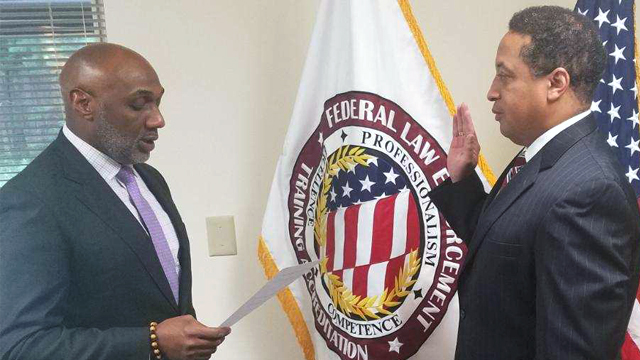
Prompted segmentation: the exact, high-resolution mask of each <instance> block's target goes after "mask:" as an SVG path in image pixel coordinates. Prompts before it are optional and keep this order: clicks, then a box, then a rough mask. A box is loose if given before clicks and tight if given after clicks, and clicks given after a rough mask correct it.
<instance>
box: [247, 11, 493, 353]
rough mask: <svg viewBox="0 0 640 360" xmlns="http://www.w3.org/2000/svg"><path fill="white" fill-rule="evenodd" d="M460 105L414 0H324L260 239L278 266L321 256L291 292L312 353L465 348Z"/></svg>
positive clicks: (290, 308)
mask: <svg viewBox="0 0 640 360" xmlns="http://www.w3.org/2000/svg"><path fill="white" fill-rule="evenodd" d="M453 111H454V105H453V102H452V100H451V97H450V96H449V94H448V92H447V90H446V88H445V86H444V83H443V82H442V80H441V79H440V75H439V73H438V71H437V69H436V68H435V64H434V62H433V59H432V58H431V55H430V54H429V51H428V49H427V46H426V43H425V42H424V39H423V38H422V34H421V32H420V30H419V29H418V26H417V24H416V22H415V19H414V18H413V15H412V14H411V9H410V7H409V4H408V2H407V1H406V0H400V1H398V2H396V1H394V0H350V1H346V0H323V1H321V3H320V8H319V12H318V16H317V22H316V25H315V29H314V32H313V36H312V39H311V45H310V48H309V54H308V56H307V61H306V64H305V68H304V72H303V75H302V80H301V82H300V88H299V91H298V97H297V100H296V103H295V107H294V111H293V116H292V119H291V124H290V126H289V131H288V133H287V136H286V139H285V144H284V149H283V153H282V155H281V157H280V159H279V161H278V166H277V169H276V173H275V177H274V179H273V185H272V187H271V193H270V195H269V201H268V205H267V209H266V212H265V216H264V222H263V228H262V239H261V241H260V246H259V256H260V260H261V261H262V264H263V266H264V268H265V272H266V274H267V276H269V277H270V276H273V274H275V273H276V272H277V270H278V269H282V268H285V267H288V266H292V265H296V264H299V263H304V262H308V261H316V260H320V265H319V266H317V267H316V268H315V269H314V270H313V271H311V272H309V273H308V274H307V275H306V276H305V278H304V279H301V280H298V281H297V282H295V283H294V284H292V285H291V286H290V289H289V290H286V291H285V292H283V293H281V294H280V295H279V299H280V301H281V303H282V305H283V308H284V310H285V312H286V313H287V316H288V317H289V320H290V321H291V323H292V325H293V327H294V330H295V332H296V336H297V337H298V341H299V343H300V345H301V346H302V349H303V352H304V354H305V358H306V359H307V360H311V359H318V360H325V359H326V360H329V359H332V360H338V359H342V360H347V359H358V360H367V359H370V360H374V359H375V360H377V359H384V360H389V359H453V357H454V352H455V346H456V336H457V326H458V300H457V295H456V287H457V279H458V276H459V273H460V268H461V265H462V263H463V260H464V254H465V252H466V248H465V246H464V245H463V244H462V241H461V240H460V239H459V238H458V237H457V236H456V235H455V233H454V232H453V231H452V230H451V228H450V227H449V226H448V224H447V223H446V221H445V220H444V218H443V217H442V216H441V215H440V214H439V213H438V210H437V209H436V208H435V206H434V205H433V204H432V203H431V201H430V199H429V197H428V193H429V191H430V190H431V189H433V188H434V187H435V186H437V185H438V184H440V183H441V182H442V181H444V180H445V179H446V178H447V177H448V173H447V169H446V151H447V150H448V147H449V144H450V142H451V132H452V129H451V123H452V122H451V114H452V112H453ZM481 165H482V166H484V167H485V168H486V166H485V165H484V162H483V161H482V160H481ZM478 171H479V173H481V172H480V170H478ZM481 174H482V173H481ZM487 175H488V176H490V177H493V175H490V173H489V172H488V173H487ZM483 179H484V177H483ZM491 180H492V181H493V179H491Z"/></svg>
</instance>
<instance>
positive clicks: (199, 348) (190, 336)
mask: <svg viewBox="0 0 640 360" xmlns="http://www.w3.org/2000/svg"><path fill="white" fill-rule="evenodd" d="M230 332H231V329H230V328H210V327H208V326H205V325H203V324H202V323H200V322H198V321H197V320H196V319H194V318H193V316H191V315H184V316H178V317H174V318H171V319H167V320H165V321H163V322H161V323H160V324H158V325H157V326H156V335H157V336H158V345H159V347H160V351H161V352H162V355H163V358H166V359H171V360H206V359H209V358H210V357H211V354H213V353H214V352H216V349H217V348H218V346H219V345H220V344H221V343H222V342H223V341H224V338H225V336H227V335H229V333H230Z"/></svg>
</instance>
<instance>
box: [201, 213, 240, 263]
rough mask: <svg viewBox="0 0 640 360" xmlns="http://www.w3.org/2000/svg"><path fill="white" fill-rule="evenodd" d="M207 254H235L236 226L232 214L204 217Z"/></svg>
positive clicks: (236, 250)
mask: <svg viewBox="0 0 640 360" xmlns="http://www.w3.org/2000/svg"><path fill="white" fill-rule="evenodd" d="M206 222H207V239H208V240H209V256H226V255H237V254H238V246H237V244H236V226H235V222H234V220H233V216H212V217H208V218H206Z"/></svg>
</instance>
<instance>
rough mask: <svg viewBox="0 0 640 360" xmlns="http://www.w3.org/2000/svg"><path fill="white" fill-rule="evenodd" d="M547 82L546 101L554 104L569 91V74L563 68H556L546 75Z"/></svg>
mask: <svg viewBox="0 0 640 360" xmlns="http://www.w3.org/2000/svg"><path fill="white" fill-rule="evenodd" d="M547 79H548V81H549V88H548V90H547V100H549V101H551V102H554V101H556V100H558V99H560V97H562V95H563V94H564V93H565V92H567V90H569V84H570V83H571V77H570V76H569V72H567V70H566V69H564V68H561V67H559V68H557V69H555V70H553V71H552V72H551V73H550V74H549V75H547Z"/></svg>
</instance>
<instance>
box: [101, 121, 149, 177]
mask: <svg viewBox="0 0 640 360" xmlns="http://www.w3.org/2000/svg"><path fill="white" fill-rule="evenodd" d="M96 138H97V146H96V147H97V149H98V150H100V151H101V152H103V153H104V154H105V155H107V156H108V157H110V158H112V159H113V160H115V161H117V162H118V163H120V164H122V165H133V164H139V163H143V162H146V161H147V160H149V154H146V153H143V152H141V151H140V150H138V148H137V144H138V142H139V141H140V136H138V137H136V138H131V137H129V136H127V135H125V134H123V133H121V132H119V131H118V130H117V129H116V128H115V127H114V126H113V125H111V123H109V121H107V119H106V116H105V113H104V110H103V109H99V111H98V116H97V117H96Z"/></svg>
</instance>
